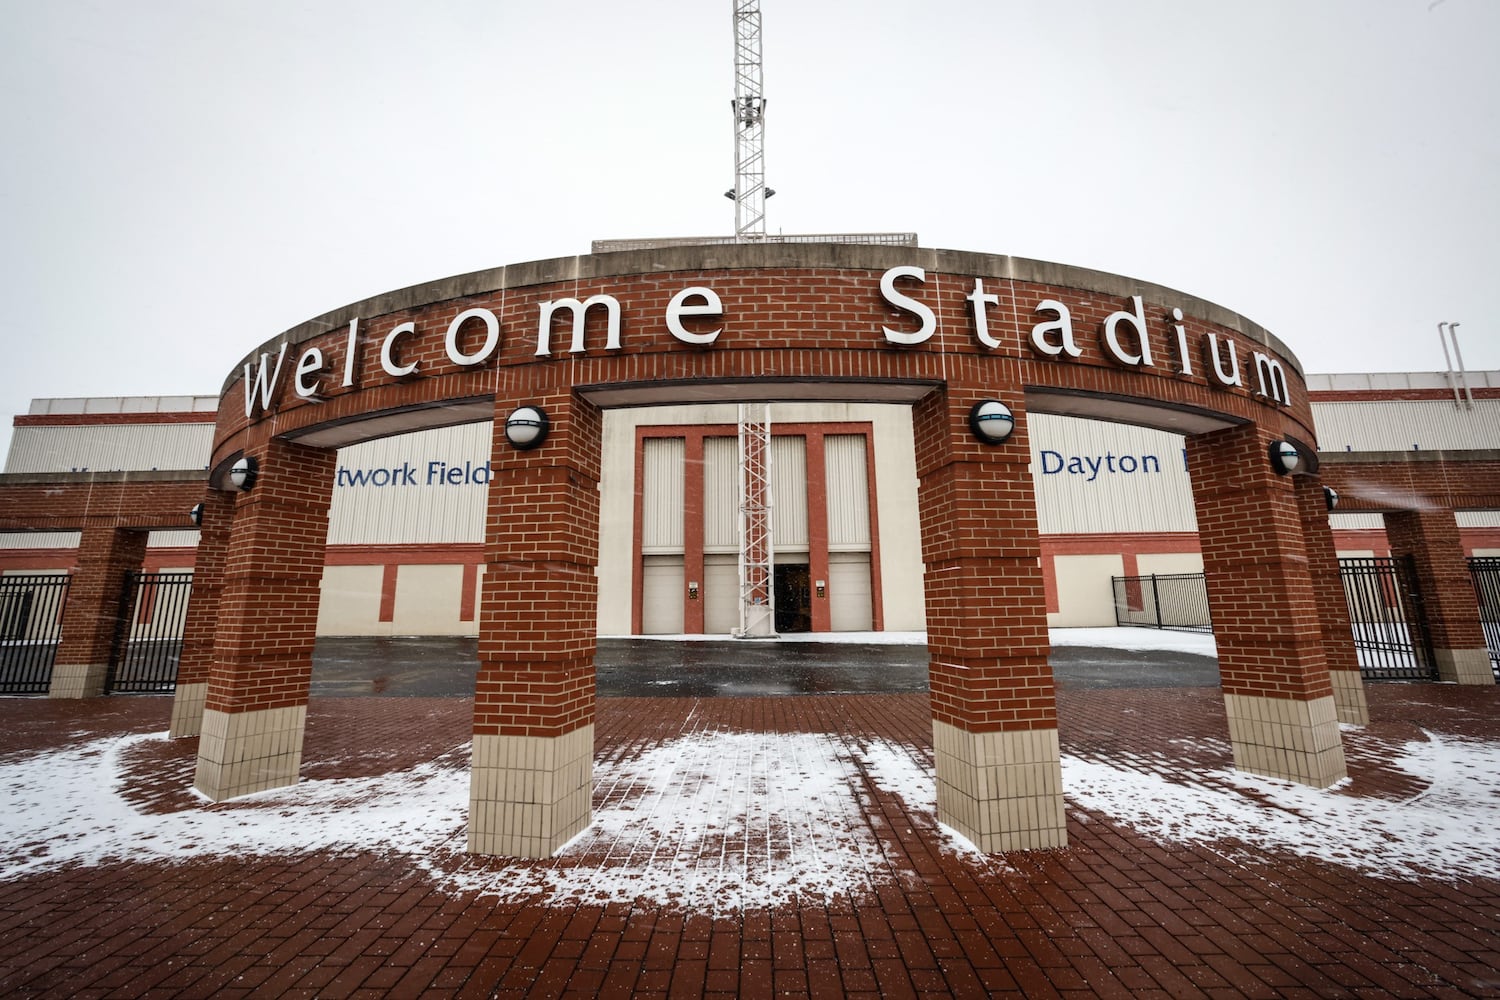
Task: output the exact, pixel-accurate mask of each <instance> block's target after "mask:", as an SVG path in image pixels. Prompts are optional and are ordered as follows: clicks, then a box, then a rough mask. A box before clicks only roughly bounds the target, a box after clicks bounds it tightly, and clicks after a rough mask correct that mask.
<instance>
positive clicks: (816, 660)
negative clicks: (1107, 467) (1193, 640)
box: [312, 636, 1219, 698]
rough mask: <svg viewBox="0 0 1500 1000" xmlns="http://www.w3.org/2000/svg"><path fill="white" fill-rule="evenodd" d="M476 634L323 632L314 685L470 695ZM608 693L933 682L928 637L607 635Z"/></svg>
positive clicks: (341, 690)
mask: <svg viewBox="0 0 1500 1000" xmlns="http://www.w3.org/2000/svg"><path fill="white" fill-rule="evenodd" d="M477 651H478V640H477V639H474V638H472V637H455V636H438V637H418V638H408V637H401V638H391V637H366V638H349V639H343V638H323V639H319V640H318V644H317V647H316V649H315V650H314V652H313V674H312V693H313V694H314V695H315V696H323V697H352V696H363V695H381V696H387V697H408V698H432V697H469V696H471V695H472V694H473V692H474V677H475V674H476V673H477V671H478V660H477V656H478V652H477ZM1051 661H1052V669H1053V673H1054V676H1055V677H1056V678H1057V681H1058V683H1059V684H1060V685H1063V686H1076V687H1082V688H1110V687H1130V688H1142V687H1217V686H1218V684H1219V667H1218V661H1217V660H1215V659H1214V658H1213V657H1211V656H1199V655H1196V654H1193V653H1183V652H1169V651H1165V650H1123V649H1101V648H1096V647H1090V646H1056V647H1054V648H1053V650H1052V657H1051ZM595 666H596V668H597V671H598V694H599V697H601V698H620V697H647V698H650V697H660V698H666V697H674V698H680V697H690V698H734V697H759V696H766V695H784V694H785V695H790V694H911V693H916V692H923V691H926V690H927V647H926V646H919V645H885V644H877V643H841V642H826V643H825V642H777V641H774V640H771V641H763V640H735V639H709V640H686V641H672V640H659V639H600V640H599V650H598V653H597V654H596V656H595Z"/></svg>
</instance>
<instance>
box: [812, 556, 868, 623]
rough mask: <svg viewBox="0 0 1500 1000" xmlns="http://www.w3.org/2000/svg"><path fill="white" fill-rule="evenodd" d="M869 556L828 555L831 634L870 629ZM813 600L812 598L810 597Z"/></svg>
mask: <svg viewBox="0 0 1500 1000" xmlns="http://www.w3.org/2000/svg"><path fill="white" fill-rule="evenodd" d="M870 593H871V588H870V557H869V556H868V555H866V554H865V553H861V552H831V553H829V555H828V617H829V628H830V629H832V630H833V631H835V632H868V631H870V629H872V628H873V627H874V620H875V618H874V610H873V606H872V605H871V603H870ZM814 599H815V600H816V598H814Z"/></svg>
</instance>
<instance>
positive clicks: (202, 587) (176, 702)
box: [167, 490, 234, 739]
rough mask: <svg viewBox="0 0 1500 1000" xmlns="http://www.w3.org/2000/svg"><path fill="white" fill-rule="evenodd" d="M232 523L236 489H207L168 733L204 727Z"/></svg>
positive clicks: (192, 732) (188, 733)
mask: <svg viewBox="0 0 1500 1000" xmlns="http://www.w3.org/2000/svg"><path fill="white" fill-rule="evenodd" d="M233 523H234V494H233V493H230V492H227V491H225V490H209V491H208V492H207V494H205V495H204V497H203V519H202V521H201V523H200V524H199V526H198V549H197V552H196V553H195V554H194V556H193V593H192V597H191V598H190V599H189V600H188V610H187V620H186V621H185V622H183V626H182V653H181V654H180V655H179V656H178V659H177V690H176V693H175V694H174V695H173V696H172V725H171V728H170V729H168V731H167V735H168V736H169V737H171V738H173V739H175V738H177V737H180V736H197V735H198V734H199V733H201V732H202V731H203V703H204V700H205V699H206V698H207V697H208V676H209V671H210V668H211V667H212V666H213V657H214V631H215V630H216V629H217V627H218V622H219V597H220V594H221V593H222V592H223V590H224V558H225V556H227V555H228V554H229V529H230V526H231V525H232V524H233Z"/></svg>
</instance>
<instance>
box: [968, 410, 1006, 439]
mask: <svg viewBox="0 0 1500 1000" xmlns="http://www.w3.org/2000/svg"><path fill="white" fill-rule="evenodd" d="M1015 429H1016V417H1015V414H1013V413H1011V412H1010V407H1008V406H1006V405H1005V404H1004V403H1002V402H1000V401H999V400H997V399H986V400H982V401H980V402H978V403H975V404H974V406H973V407H972V408H971V409H970V410H969V430H970V431H971V432H972V433H973V434H974V436H975V437H976V438H978V439H979V440H980V441H983V442H984V443H985V444H999V443H1000V442H1001V441H1004V440H1005V439H1006V438H1008V437H1010V435H1011V432H1012V431H1014V430H1015Z"/></svg>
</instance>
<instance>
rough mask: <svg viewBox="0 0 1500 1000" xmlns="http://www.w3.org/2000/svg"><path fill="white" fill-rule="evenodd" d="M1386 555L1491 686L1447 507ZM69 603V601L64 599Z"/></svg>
mask: <svg viewBox="0 0 1500 1000" xmlns="http://www.w3.org/2000/svg"><path fill="white" fill-rule="evenodd" d="M1385 533H1386V537H1387V538H1389V539H1390V543H1391V555H1393V556H1397V557H1400V556H1411V558H1412V561H1413V562H1414V563H1415V564H1416V570H1417V586H1418V587H1419V588H1420V589H1421V593H1422V602H1423V604H1424V606H1425V607H1426V609H1427V625H1428V631H1429V634H1430V635H1431V636H1432V653H1433V657H1434V658H1435V659H1436V661H1437V671H1438V678H1439V679H1440V680H1445V681H1449V682H1452V683H1457V684H1493V683H1495V675H1494V673H1493V671H1492V670H1491V668H1490V655H1489V652H1488V650H1487V649H1486V647H1485V642H1484V630H1483V626H1481V625H1480V624H1479V601H1478V599H1477V598H1476V597H1475V596H1474V580H1473V577H1472V576H1471V575H1470V574H1469V565H1468V563H1467V562H1466V561H1465V559H1464V547H1463V542H1462V541H1461V540H1460V539H1459V535H1458V519H1457V518H1456V517H1455V516H1454V514H1453V511H1451V510H1449V509H1447V508H1435V509H1431V510H1404V511H1398V512H1392V513H1387V514H1386V515H1385ZM70 600H71V598H70Z"/></svg>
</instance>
